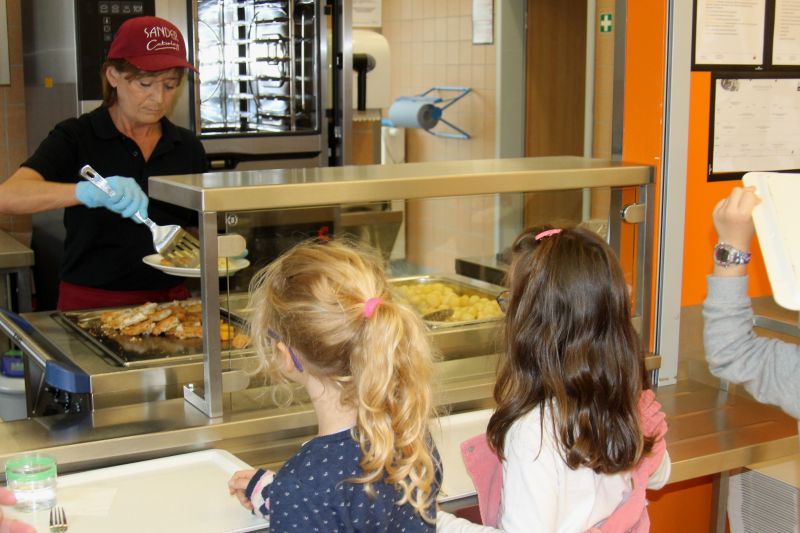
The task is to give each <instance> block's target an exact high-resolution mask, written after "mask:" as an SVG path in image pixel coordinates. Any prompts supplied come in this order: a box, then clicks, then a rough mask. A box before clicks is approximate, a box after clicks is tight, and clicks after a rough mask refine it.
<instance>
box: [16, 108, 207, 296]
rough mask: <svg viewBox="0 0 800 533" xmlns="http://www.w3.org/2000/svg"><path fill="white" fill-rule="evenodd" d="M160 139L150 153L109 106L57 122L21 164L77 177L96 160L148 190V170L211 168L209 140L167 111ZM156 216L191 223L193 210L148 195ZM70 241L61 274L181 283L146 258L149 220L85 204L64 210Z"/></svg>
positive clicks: (124, 283) (96, 283)
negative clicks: (144, 260) (208, 163)
mask: <svg viewBox="0 0 800 533" xmlns="http://www.w3.org/2000/svg"><path fill="white" fill-rule="evenodd" d="M161 131H162V133H161V139H159V141H158V144H157V145H156V147H155V150H154V151H153V154H152V155H151V156H150V159H149V160H148V161H145V160H144V157H142V154H141V151H140V150H139V147H138V146H137V144H136V143H135V142H134V141H133V140H132V139H130V138H128V137H126V136H125V135H123V134H122V133H120V131H119V130H117V128H116V126H114V123H113V121H112V120H111V115H110V114H109V112H108V109H107V108H105V107H102V106H101V107H99V108H97V109H95V110H94V111H92V112H90V113H87V114H85V115H81V116H80V117H78V118H71V119H67V120H65V121H64V122H61V123H60V124H58V125H57V126H56V127H55V128H54V129H53V131H51V132H50V134H49V135H48V136H47V138H46V139H45V140H44V141H42V144H40V145H39V148H37V149H36V152H35V153H34V154H33V155H32V156H31V157H30V158H29V159H28V160H27V161H25V162H24V163H23V164H22V166H25V167H29V168H32V169H33V170H35V171H37V172H39V173H40V174H41V175H42V176H44V178H45V179H46V180H48V181H58V182H63V183H77V182H79V181H81V180H82V179H83V178H81V177H80V175H79V173H78V172H79V170H80V168H81V167H82V166H83V165H86V164H89V165H91V166H92V167H93V168H94V169H95V170H96V171H97V172H99V173H100V174H101V175H103V176H106V177H109V176H125V177H129V178H134V179H135V180H136V182H137V183H138V184H139V186H140V187H141V188H142V189H143V190H144V192H145V193H147V178H149V177H150V176H165V175H170V174H191V173H197V172H205V171H206V168H207V167H206V157H205V151H204V150H203V145H202V144H201V143H200V141H199V139H197V137H196V136H195V135H194V134H193V133H192V132H191V131H189V130H187V129H184V128H179V127H177V126H175V125H174V124H172V123H171V122H170V121H168V120H167V119H166V118H163V119H161ZM148 213H149V215H150V218H152V219H153V221H154V222H155V223H156V224H160V225H163V224H179V225H183V226H185V225H189V224H192V225H193V224H195V223H196V215H195V213H193V212H191V211H188V210H186V209H182V208H178V207H176V206H172V205H169V204H165V203H163V202H160V201H158V200H153V199H151V200H150V204H149V207H148ZM64 227H65V228H66V241H65V243H64V258H63V260H62V264H61V279H62V280H63V281H67V282H69V283H74V284H77V285H84V286H88V287H95V288H98V289H106V290H148V289H167V288H170V287H174V286H175V285H177V284H178V283H180V279H179V278H176V277H174V276H168V275H166V274H164V273H162V272H161V271H159V270H156V269H154V268H152V267H149V266H147V265H145V264H144V263H142V258H143V257H144V256H146V255H150V254H152V253H155V251H154V249H153V238H152V235H151V233H150V230H149V229H147V226H145V225H144V224H137V223H136V222H134V221H133V220H131V219H128V218H122V217H121V216H120V215H118V214H116V213H114V212H112V211H109V210H108V209H104V208H102V207H98V208H94V209H89V208H87V207H85V206H83V205H78V206H75V207H68V208H66V209H65V210H64Z"/></svg>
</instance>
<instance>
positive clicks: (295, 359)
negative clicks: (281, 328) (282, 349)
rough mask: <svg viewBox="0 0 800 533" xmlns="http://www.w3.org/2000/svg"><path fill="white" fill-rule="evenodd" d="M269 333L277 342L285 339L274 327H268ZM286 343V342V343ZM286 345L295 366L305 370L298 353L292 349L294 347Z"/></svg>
mask: <svg viewBox="0 0 800 533" xmlns="http://www.w3.org/2000/svg"><path fill="white" fill-rule="evenodd" d="M267 335H269V336H270V337H271V338H272V339H273V340H274V341H275V342H283V339H282V338H281V336H280V335H278V333H277V332H276V331H275V330H274V329H268V330H267ZM284 344H286V343H284ZM286 347H287V348H288V349H289V355H290V356H291V357H292V363H294V367H295V368H296V369H297V370H298V371H299V372H302V371H303V365H301V364H300V359H298V358H297V355H296V354H295V353H294V350H292V347H291V346H289V345H288V344H286Z"/></svg>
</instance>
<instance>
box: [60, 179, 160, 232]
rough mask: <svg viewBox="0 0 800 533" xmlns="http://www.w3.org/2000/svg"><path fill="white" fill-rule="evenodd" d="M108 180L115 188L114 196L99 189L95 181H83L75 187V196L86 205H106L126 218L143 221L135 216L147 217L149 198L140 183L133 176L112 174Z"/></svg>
mask: <svg viewBox="0 0 800 533" xmlns="http://www.w3.org/2000/svg"><path fill="white" fill-rule="evenodd" d="M106 181H107V182H108V184H109V185H110V186H111V188H112V189H113V190H114V196H113V197H112V196H108V195H107V194H106V193H104V192H103V191H101V190H100V189H98V188H97V187H96V186H95V185H94V184H93V183H90V182H88V181H81V182H79V183H78V186H77V187H76V188H75V197H76V198H77V199H78V201H79V202H81V203H82V204H83V205H85V206H86V207H101V206H102V207H105V208H106V209H109V210H111V211H113V212H115V213H119V214H120V215H122V216H123V217H125V218H132V219H133V220H134V221H135V222H137V223H141V221H140V220H139V219H138V218H136V217H134V216H133V215H134V213H137V212H138V213H139V214H140V215H141V216H142V218H147V203H148V198H147V195H146V194H145V193H144V191H143V190H142V188H141V187H139V184H138V183H136V180H134V179H133V178H123V177H122V176H111V177H109V178H106Z"/></svg>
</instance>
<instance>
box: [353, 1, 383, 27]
mask: <svg viewBox="0 0 800 533" xmlns="http://www.w3.org/2000/svg"><path fill="white" fill-rule="evenodd" d="M381 25H382V21H381V0H353V27H354V28H380V27H381Z"/></svg>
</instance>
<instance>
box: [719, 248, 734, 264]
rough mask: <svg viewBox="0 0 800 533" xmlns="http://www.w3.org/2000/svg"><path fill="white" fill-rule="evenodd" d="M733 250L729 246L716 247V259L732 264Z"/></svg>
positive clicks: (722, 262)
mask: <svg viewBox="0 0 800 533" xmlns="http://www.w3.org/2000/svg"><path fill="white" fill-rule="evenodd" d="M732 252H733V251H732V250H731V249H730V248H729V247H727V246H716V247H714V260H715V261H716V262H717V263H720V264H730V263H731V261H732V260H733V253H732Z"/></svg>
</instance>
